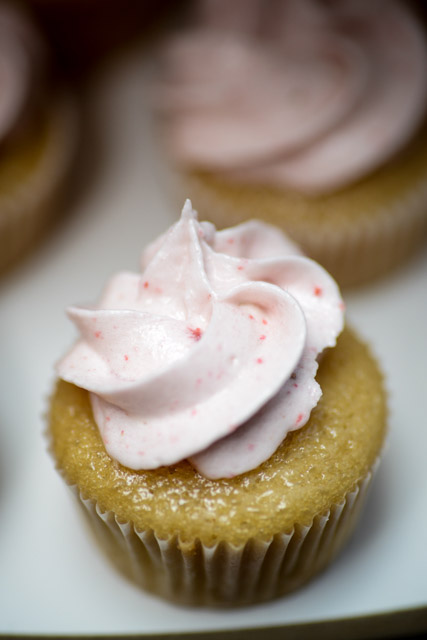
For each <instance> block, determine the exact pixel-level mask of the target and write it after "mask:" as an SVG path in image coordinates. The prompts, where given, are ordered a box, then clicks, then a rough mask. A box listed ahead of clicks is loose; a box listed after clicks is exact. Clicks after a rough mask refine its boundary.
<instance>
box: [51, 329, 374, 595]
mask: <svg viewBox="0 0 427 640" xmlns="http://www.w3.org/2000/svg"><path fill="white" fill-rule="evenodd" d="M317 379H318V381H319V384H320V385H321V387H322V390H323V396H322V398H321V400H320V401H319V403H318V405H317V407H316V408H315V409H314V410H313V412H312V414H311V417H310V420H309V422H308V423H307V424H306V425H305V426H304V427H303V428H301V429H299V430H296V431H293V432H291V433H290V434H288V436H287V437H286V438H285V440H284V441H283V442H282V444H281V445H280V447H279V448H278V449H277V451H276V452H275V453H274V454H273V455H272V456H271V458H270V459H269V460H267V461H266V462H264V463H263V464H262V465H260V466H259V467H257V468H256V469H254V470H252V471H250V472H248V473H246V474H242V475H240V476H237V477H235V478H227V479H220V480H209V479H207V478H204V477H203V476H201V475H199V474H198V473H197V472H196V471H195V470H194V468H193V467H192V466H191V465H190V464H189V463H188V462H186V461H184V462H181V463H179V464H176V465H173V466H171V467H167V468H166V467H163V468H160V469H156V470H152V471H133V470H130V469H127V468H125V467H123V466H121V465H119V464H118V463H116V462H114V461H113V460H112V459H111V458H110V457H109V456H108V454H107V453H106V451H105V449H104V447H103V444H102V441H101V439H100V436H99V432H98V428H97V426H96V424H95V422H94V420H93V416H92V412H91V408H90V402H89V396H88V393H87V392H86V391H84V390H82V389H79V388H77V387H75V386H73V385H71V384H69V383H66V382H64V381H59V382H58V385H57V387H56V390H55V392H54V395H53V397H52V400H51V409H50V416H49V425H48V438H49V441H50V448H51V452H52V454H53V456H54V459H55V461H56V465H57V468H58V470H59V472H60V473H61V475H62V476H63V477H64V479H65V481H66V482H67V484H68V485H70V486H71V487H72V488H73V491H74V493H75V495H76V496H77V498H78V501H79V503H80V504H81V505H82V506H83V507H84V512H85V514H86V515H87V517H88V521H89V523H90V525H91V527H92V529H93V530H94V531H95V533H96V535H97V538H98V540H99V541H100V543H101V545H100V546H101V547H102V548H104V550H106V552H107V555H108V556H109V558H110V559H111V560H112V561H113V563H114V564H115V565H116V566H117V567H118V568H119V569H120V570H121V571H122V572H123V573H124V574H125V575H126V576H128V577H130V578H131V579H132V580H134V581H135V582H136V583H138V584H139V585H141V586H142V587H143V588H145V589H147V590H148V591H150V592H153V593H155V594H157V595H159V596H161V597H164V598H167V599H170V600H173V601H175V602H179V603H182V604H190V605H209V606H237V605H245V604H251V603H255V602H262V601H265V600H269V599H272V598H276V597H278V596H280V595H283V594H285V593H288V592H289V591H292V590H294V589H296V588H297V587H300V586H301V585H303V584H304V583H305V582H307V581H308V580H309V579H310V578H312V577H313V576H314V575H315V574H316V573H318V572H319V571H320V570H321V569H323V568H324V567H326V565H327V564H328V563H329V562H330V561H331V560H332V559H333V558H334V557H335V556H336V554H337V553H338V552H339V550H340V549H341V548H342V546H343V545H344V543H345V541H346V540H347V539H348V537H349V535H350V534H351V533H352V531H353V530H354V527H355V524H356V522H357V520H358V515H359V513H360V510H361V508H362V506H363V503H364V501H365V498H366V495H367V490H368V487H369V485H370V482H371V479H372V476H373V473H374V471H375V469H376V467H377V464H378V460H379V456H380V454H381V450H382V447H383V441H384V437H385V431H386V427H385V423H386V407H385V404H386V403H385V394H384V389H383V383H382V376H381V373H380V372H379V370H378V367H377V365H376V363H375V360H374V359H373V358H372V356H371V355H370V352H369V350H368V348H367V347H366V346H365V345H364V344H363V343H361V342H360V341H359V339H358V338H357V337H356V336H355V335H354V334H353V333H352V332H351V331H350V330H348V329H346V330H344V332H343V334H342V335H341V336H340V338H339V339H338V343H337V346H336V347H335V348H333V349H330V350H329V351H327V352H326V354H325V355H324V356H323V358H322V361H321V365H320V367H319V373H318V376H317Z"/></svg>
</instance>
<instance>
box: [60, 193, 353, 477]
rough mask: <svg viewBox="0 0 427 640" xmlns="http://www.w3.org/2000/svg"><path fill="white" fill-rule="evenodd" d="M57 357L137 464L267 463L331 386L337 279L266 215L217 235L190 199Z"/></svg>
mask: <svg viewBox="0 0 427 640" xmlns="http://www.w3.org/2000/svg"><path fill="white" fill-rule="evenodd" d="M68 314H69V316H70V318H71V320H72V321H73V322H74V323H75V325H76V326H77V328H78V330H79V332H80V334H81V337H80V339H79V340H78V342H77V343H76V344H75V345H74V346H73V347H72V349H71V350H70V352H69V353H68V354H67V355H66V356H65V357H64V358H63V359H62V360H61V361H60V362H59V364H58V366H57V370H58V373H59V375H60V377H61V378H63V379H65V380H67V381H69V382H72V383H74V384H76V385H78V386H80V387H83V388H85V389H87V390H89V391H90V392H91V393H90V397H91V402H92V408H93V413H94V417H95V420H96V422H97V424H98V427H99V430H100V434H101V437H102V439H103V442H104V444H105V447H106V450H107V451H108V453H109V454H110V456H111V457H112V458H114V459H116V460H118V461H119V462H120V463H121V464H123V465H125V466H127V467H130V468H132V469H152V468H156V467H159V466H162V465H170V464H173V463H176V462H178V461H180V460H183V459H190V460H191V462H192V464H193V465H194V466H195V467H196V468H197V469H198V470H199V471H200V472H201V473H202V474H203V475H205V476H207V477H210V478H218V477H230V476H234V475H237V474H240V473H243V472H245V471H247V470H249V469H253V468H255V467H256V466H258V465H259V464H260V463H261V462H263V461H264V460H266V459H267V458H268V457H269V456H270V455H271V454H272V453H273V452H274V451H275V450H276V448H277V447H278V445H279V444H280V442H282V440H283V439H284V438H285V437H286V434H287V433H288V432H289V431H291V430H293V429H297V428H299V427H302V426H303V425H304V424H305V423H306V422H307V420H308V418H309V416H310V412H311V410H312V408H313V407H314V406H315V405H316V404H317V402H318V400H319V398H320V395H321V390H320V388H319V385H318V383H317V382H316V380H315V378H314V376H315V374H316V371H317V366H318V365H317V357H318V355H319V354H320V353H321V352H322V351H323V350H324V349H325V348H326V347H330V346H333V345H334V344H335V341H336V337H337V335H338V334H339V332H340V331H341V329H342V326H343V304H342V300H341V298H340V294H339V291H338V288H337V285H336V284H335V282H334V281H333V280H332V278H331V277H330V276H329V275H328V274H327V273H326V272H325V270H324V269H323V268H322V267H320V266H319V265H317V264H316V263H315V262H313V261H312V260H309V259H308V258H306V257H304V256H302V255H301V254H300V253H299V252H298V250H297V249H296V248H295V247H294V246H293V245H292V244H291V243H290V242H289V241H287V239H286V238H285V237H284V236H283V235H282V234H281V232H279V231H278V230H276V229H275V228H274V227H270V226H268V225H265V224H263V223H261V222H256V221H252V222H248V223H245V224H242V225H240V226H237V227H234V228H231V229H228V230H224V231H219V232H216V230H215V227H214V226H213V225H211V224H210V223H206V222H202V223H199V222H198V221H197V214H196V212H195V211H193V210H192V207H191V203H190V202H189V201H187V202H186V204H185V206H184V209H183V211H182V216H181V219H180V221H179V222H177V223H176V224H175V225H174V226H172V227H171V229H170V230H169V231H168V232H167V233H166V234H165V235H164V236H162V237H160V238H159V239H158V240H157V241H155V242H154V243H153V244H152V245H150V246H149V247H148V248H147V250H146V251H145V252H144V254H143V256H142V273H141V274H134V273H128V272H125V273H120V274H118V275H116V276H115V277H113V278H112V279H111V281H110V282H109V283H108V285H107V287H106V289H105V291H104V293H103V295H102V297H101V299H100V301H99V303H98V304H96V305H95V306H94V307H91V308H84V307H71V308H70V309H69V310H68Z"/></svg>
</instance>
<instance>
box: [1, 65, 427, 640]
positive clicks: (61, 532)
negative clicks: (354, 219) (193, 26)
mask: <svg viewBox="0 0 427 640" xmlns="http://www.w3.org/2000/svg"><path fill="white" fill-rule="evenodd" d="M149 73H150V69H149V64H148V63H146V62H145V61H144V57H143V56H141V55H140V54H138V53H137V52H134V53H133V54H130V55H128V56H127V57H125V58H124V59H122V60H121V61H118V62H116V63H115V64H114V65H112V66H111V68H110V69H109V71H108V73H107V74H105V75H104V77H103V78H101V79H100V80H99V82H98V84H97V86H96V87H95V88H94V90H93V96H92V107H93V112H94V114H95V116H96V118H95V119H96V123H97V127H98V129H99V132H100V133H101V134H102V144H103V153H102V160H103V161H102V164H101V166H100V167H99V169H98V170H97V171H96V172H95V173H94V176H93V180H92V181H91V182H90V183H89V186H88V188H87V189H86V191H85V193H84V197H82V198H81V199H80V201H79V202H78V204H77V205H76V206H75V207H74V210H73V211H72V215H70V216H68V217H67V218H66V219H64V221H63V222H62V223H61V224H60V225H58V227H57V229H56V230H55V233H54V234H53V235H52V236H50V237H48V238H47V239H46V241H45V242H44V243H43V245H42V247H41V248H40V249H39V250H37V251H36V252H35V253H33V255H32V256H31V257H30V259H28V260H27V261H26V262H25V263H23V264H22V265H21V266H20V267H19V268H17V269H15V270H14V271H13V272H12V273H10V274H9V275H8V276H7V277H6V278H3V279H2V280H0V331H1V334H0V335H1V342H0V389H1V396H2V402H1V404H0V521H1V527H0V633H1V632H3V633H5V632H12V631H14V632H23V633H24V632H25V633H31V632H32V633H44V632H45V633H60V632H66V633H89V634H90V633H103V632H104V633H126V632H129V633H152V632H165V633H166V632H174V631H175V632H178V631H187V630H188V631H190V630H205V629H206V630H207V629H225V628H230V629H231V628H238V627H249V626H254V627H259V626H262V625H264V624H265V625H277V624H288V623H299V622H307V621H314V620H323V619H331V618H339V617H345V616H355V615H357V616H358V615H364V614H368V613H382V612H385V613H387V612H391V611H393V610H396V609H406V608H410V607H415V606H419V605H427V551H426V544H425V535H426V534H425V532H426V531H427V509H426V508H425V499H426V498H425V495H426V493H425V492H426V486H427V465H426V463H425V461H426V453H425V452H426V446H427V431H426V416H427V384H426V383H427V358H426V356H427V349H426V342H427V338H426V317H427V299H426V298H427V295H426V294H427V251H424V253H422V254H421V255H419V256H418V257H417V258H416V259H415V260H413V261H412V262H411V263H410V264H409V265H408V266H406V267H404V268H402V269H401V270H400V271H398V272H397V273H395V274H393V275H392V276H390V278H388V279H387V280H385V281H382V282H381V283H378V284H376V285H373V286H370V287H367V288H364V289H363V290H361V291H360V292H359V293H357V294H356V293H354V294H352V295H351V296H347V305H348V318H349V319H350V321H351V322H352V324H353V325H354V326H356V327H357V328H358V329H359V331H360V333H361V334H362V335H363V336H364V337H365V338H366V339H367V340H368V341H369V342H370V343H371V344H372V345H374V351H375V352H376V354H377V356H378V358H379V360H380V362H381V364H382V367H383V369H384V371H385V374H386V377H387V386H388V389H389V391H390V410H391V417H390V428H391V431H390V437H389V446H388V451H387V454H386V456H385V458H384V461H383V464H382V466H381V468H380V471H379V475H378V477H377V479H376V482H375V484H374V487H373V491H372V493H371V496H370V500H369V503H368V505H367V509H366V510H365V512H364V514H363V517H362V520H361V522H360V526H359V527H358V531H357V533H356V535H355V536H354V538H353V539H352V541H351V542H350V544H349V545H348V546H347V548H346V549H345V551H344V552H343V553H342V555H341V556H340V557H339V558H338V560H337V561H336V562H335V563H334V564H333V565H332V566H331V567H330V569H329V570H327V571H326V572H325V573H324V574H322V575H321V576H320V577H319V578H318V579H316V580H314V581H313V582H312V583H311V584H309V585H308V586H307V587H306V588H304V589H302V590H300V591H299V592H297V593H295V594H293V595H290V596H288V597H287V598H285V599H282V600H279V601H277V602H273V603H271V604H267V605H263V606H259V607H251V608H249V609H244V610H239V611H228V612H227V611H226V612H221V611H209V610H188V609H184V608H178V607H174V606H171V605H169V604H166V603H164V602H162V601H161V600H158V599H156V598H154V597H151V596H149V595H147V594H145V593H143V592H141V591H140V590H139V589H138V588H136V587H134V586H133V585H132V584H130V583H128V582H126V581H125V580H123V579H122V578H121V576H120V575H118V574H117V573H115V571H114V570H113V569H112V568H111V567H110V565H109V564H108V563H107V562H106V561H105V559H104V557H103V555H102V554H101V553H100V552H99V551H98V549H97V548H96V547H95V545H94V543H93V541H92V538H90V537H89V536H88V535H87V532H86V529H85V528H84V526H83V524H82V522H81V520H80V518H79V517H78V515H79V514H78V513H77V511H76V508H75V505H74V502H73V500H72V496H71V495H70V494H69V493H68V490H67V489H66V487H65V486H64V484H63V482H62V480H61V478H60V477H59V476H58V475H57V473H56V472H55V471H54V468H53V463H52V460H51V459H50V457H49V456H48V454H47V453H46V450H45V442H44V440H43V437H42V432H43V428H44V425H43V418H42V414H43V412H44V411H45V409H46V406H47V396H48V394H49V393H50V388H51V384H52V381H53V379H54V374H53V364H54V362H55V360H56V359H57V358H58V357H59V356H60V355H62V354H63V353H64V351H65V349H66V348H67V347H68V346H69V344H70V343H71V341H72V340H73V339H74V337H75V334H74V330H73V328H72V326H71V323H70V322H69V321H68V320H67V319H66V317H65V314H64V307H65V306H66V305H67V304H70V303H73V302H81V301H87V300H93V299H95V298H96V297H97V296H98V294H99V292H100V290H101V288H102V286H103V284H104V283H105V281H106V279H107V277H108V276H109V275H110V274H112V273H113V272H114V271H116V270H118V269H123V268H129V269H134V270H136V269H137V265H138V258H139V253H140V250H141V248H142V246H143V245H145V244H146V243H147V242H148V241H149V240H151V239H152V238H154V237H155V236H156V235H158V234H159V233H160V232H162V231H164V230H165V229H166V228H167V227H168V226H169V225H170V224H171V223H172V222H173V221H175V220H176V218H177V216H178V214H179V210H180V207H181V205H182V203H180V202H178V203H176V206H173V205H172V203H171V201H170V199H169V196H168V194H167V193H166V191H165V189H164V180H165V176H164V175H163V172H164V169H163V168H162V167H161V164H160V162H159V160H158V158H157V157H153V154H154V156H156V153H155V152H156V143H155V141H154V140H153V139H152V138H151V135H152V133H151V127H150V123H149V118H148V109H147V104H146V96H145V92H144V87H145V85H146V81H147V76H148V75H149ZM189 196H191V194H189ZM194 205H195V207H196V208H197V202H195V203H194ZM200 215H201V218H203V212H200Z"/></svg>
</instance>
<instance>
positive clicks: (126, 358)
mask: <svg viewBox="0 0 427 640" xmlns="http://www.w3.org/2000/svg"><path fill="white" fill-rule="evenodd" d="M124 359H125V360H126V362H127V361H128V360H129V356H128V355H126V354H125V355H124Z"/></svg>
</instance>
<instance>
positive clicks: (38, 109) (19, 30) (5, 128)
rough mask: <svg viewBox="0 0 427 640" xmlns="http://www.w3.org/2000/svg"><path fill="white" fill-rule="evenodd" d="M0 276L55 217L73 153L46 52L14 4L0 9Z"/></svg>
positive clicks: (72, 128)
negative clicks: (52, 216) (0, 272)
mask: <svg viewBox="0 0 427 640" xmlns="http://www.w3.org/2000/svg"><path fill="white" fill-rule="evenodd" d="M0 85H1V91H0V247H1V250H0V271H2V270H4V269H5V268H6V267H8V266H9V265H10V264H11V263H13V262H14V261H15V260H16V259H17V258H18V257H20V256H21V255H22V254H23V253H24V252H25V251H26V250H27V249H28V248H29V247H31V246H32V244H33V243H34V242H35V241H36V239H37V238H38V237H39V235H40V234H41V232H42V230H43V229H44V227H45V226H46V223H47V221H48V219H49V217H50V215H51V214H53V213H54V212H55V213H57V212H58V209H57V207H58V206H59V196H60V194H62V192H63V189H64V188H65V184H66V180H67V178H68V176H69V174H70V169H71V166H72V162H73V159H74V157H75V151H76V148H77V145H76V140H77V127H76V124H77V118H76V111H75V105H74V101H72V99H71V98H70V96H69V95H68V94H67V95H66V94H65V91H63V90H61V89H60V87H59V86H58V83H57V82H55V83H54V82H53V76H52V74H51V59H50V52H49V49H48V48H47V46H46V44H45V42H44V39H43V37H42V35H41V33H40V32H39V30H38V28H37V26H36V25H35V24H34V23H33V21H32V20H31V18H30V17H29V15H27V13H26V12H25V11H24V9H23V8H22V7H21V6H20V5H18V4H13V5H12V4H10V3H3V2H2V3H0Z"/></svg>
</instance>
